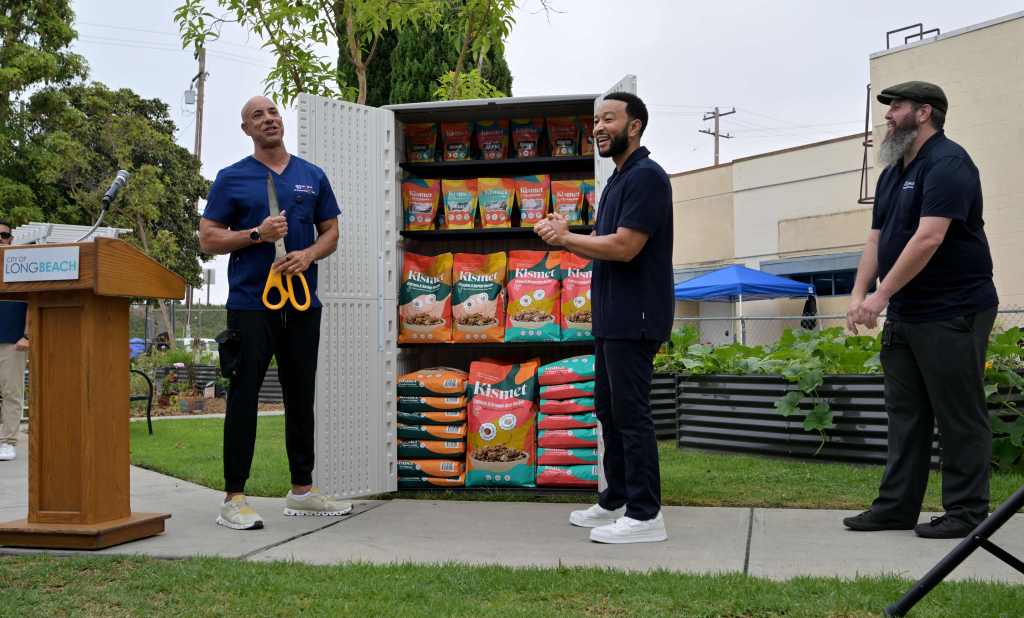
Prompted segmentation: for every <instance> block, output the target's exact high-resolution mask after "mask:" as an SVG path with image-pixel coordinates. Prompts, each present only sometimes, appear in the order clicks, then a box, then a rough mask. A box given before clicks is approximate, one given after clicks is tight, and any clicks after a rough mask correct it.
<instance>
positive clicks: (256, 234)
mask: <svg viewBox="0 0 1024 618" xmlns="http://www.w3.org/2000/svg"><path fill="white" fill-rule="evenodd" d="M249 240H251V241H253V242H259V241H261V240H263V237H262V236H260V228H258V227H254V228H252V229H251V230H249Z"/></svg>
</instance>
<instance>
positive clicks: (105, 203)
mask: <svg viewBox="0 0 1024 618" xmlns="http://www.w3.org/2000/svg"><path fill="white" fill-rule="evenodd" d="M128 176H129V174H128V172H126V171H125V170H117V178H115V179H114V182H112V183H110V188H109V189H107V192H106V193H104V194H103V197H102V198H100V203H101V204H102V206H101V208H100V216H99V218H97V219H96V223H94V224H93V226H92V228H90V229H89V231H88V232H86V233H85V235H84V236H82V237H81V238H79V239H78V240H76V241H75V242H82V241H83V240H85V239H87V238H89V237H90V236H92V234H93V232H95V231H96V230H98V229H99V227H100V223H103V215H105V214H107V208H108V207H109V206H110V202H113V201H114V198H115V197H117V194H118V193H120V191H121V188H122V187H124V183H126V182H128Z"/></svg>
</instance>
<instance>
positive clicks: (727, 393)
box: [677, 375, 1022, 466]
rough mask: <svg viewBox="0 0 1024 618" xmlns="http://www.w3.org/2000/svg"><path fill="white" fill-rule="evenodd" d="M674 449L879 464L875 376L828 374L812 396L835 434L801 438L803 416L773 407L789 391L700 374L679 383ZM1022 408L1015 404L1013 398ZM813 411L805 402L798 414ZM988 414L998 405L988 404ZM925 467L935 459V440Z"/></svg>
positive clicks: (777, 383) (776, 383) (756, 380)
mask: <svg viewBox="0 0 1024 618" xmlns="http://www.w3.org/2000/svg"><path fill="white" fill-rule="evenodd" d="M678 380H679V381H678V427H677V442H678V445H679V446H680V447H692V448H700V449H708V450H718V451H731V452H742V453H760V454H766V455H785V456H788V457H800V458H813V459H816V460H820V461H844V462H854V463H873V464H884V463H885V456H886V450H887V446H886V442H887V439H888V429H889V427H888V418H887V417H886V414H885V401H884V398H883V393H884V390H883V382H882V376H881V375H830V376H826V377H825V382H824V384H823V385H822V386H821V387H820V388H819V389H818V394H819V396H821V397H824V398H826V399H828V400H829V402H830V405H831V408H832V411H833V422H834V423H835V428H833V429H830V430H828V432H827V433H828V440H827V442H826V443H825V445H824V446H823V447H822V448H821V451H820V452H819V453H818V454H817V455H815V452H816V451H818V447H819V446H820V445H821V438H820V436H819V435H818V433H816V432H809V431H805V430H804V428H803V422H804V417H803V415H796V414H794V415H791V416H789V417H784V416H782V415H781V414H779V413H778V412H777V411H776V410H775V407H774V404H775V401H776V400H778V399H780V398H781V397H783V396H784V395H785V394H786V393H787V392H789V391H791V390H794V389H795V385H794V384H791V383H790V382H787V381H786V380H785V379H784V378H782V377H780V376H735V375H706V376H679V378H678ZM1013 400H1014V401H1016V402H1017V405H1018V406H1019V405H1021V402H1022V398H1021V397H1020V396H1019V395H1017V396H1015V397H1014V398H1013ZM811 406H812V404H811V403H810V402H809V401H807V400H804V401H803V402H801V408H802V409H810V407H811ZM990 409H991V410H992V411H997V410H998V404H994V403H992V404H990ZM934 440H935V442H933V447H934V450H933V451H932V465H933V466H937V465H938V462H939V457H940V452H939V448H938V436H937V435H936V436H935V437H934Z"/></svg>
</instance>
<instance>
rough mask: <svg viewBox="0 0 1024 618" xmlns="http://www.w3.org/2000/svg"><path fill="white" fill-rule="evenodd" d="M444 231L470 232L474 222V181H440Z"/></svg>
mask: <svg viewBox="0 0 1024 618" xmlns="http://www.w3.org/2000/svg"><path fill="white" fill-rule="evenodd" d="M441 194H442V195H443V197H444V229H446V230H471V229H473V226H474V222H475V221H476V205H477V197H476V196H477V193H476V179H475V178H470V179H468V180H442V181H441Z"/></svg>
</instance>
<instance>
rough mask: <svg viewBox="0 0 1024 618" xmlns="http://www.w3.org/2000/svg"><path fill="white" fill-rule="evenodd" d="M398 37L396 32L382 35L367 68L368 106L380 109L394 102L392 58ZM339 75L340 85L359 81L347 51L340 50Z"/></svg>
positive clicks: (386, 32)
mask: <svg viewBox="0 0 1024 618" xmlns="http://www.w3.org/2000/svg"><path fill="white" fill-rule="evenodd" d="M398 36H399V34H398V32H396V31H394V30H385V31H384V32H382V33H381V38H380V43H378V44H377V52H376V53H375V54H374V57H373V61H372V62H371V63H368V64H367V66H366V102H365V103H366V105H370V106H373V107H380V106H382V105H388V104H390V103H393V102H394V101H392V100H391V73H392V72H393V71H394V64H393V63H392V61H391V57H392V54H393V53H394V50H395V46H396V45H397V43H398ZM338 75H339V77H338V83H344V84H352V83H356V82H357V81H358V78H357V77H356V68H355V67H354V66H353V65H352V60H351V54H350V53H349V51H348V50H347V49H339V50H338Z"/></svg>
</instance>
